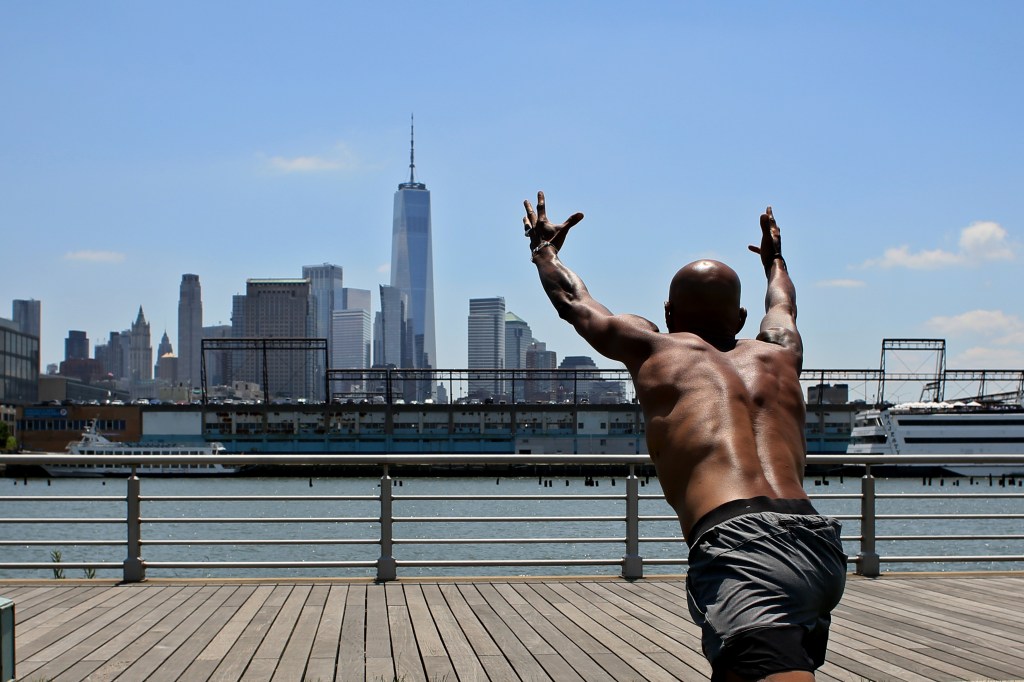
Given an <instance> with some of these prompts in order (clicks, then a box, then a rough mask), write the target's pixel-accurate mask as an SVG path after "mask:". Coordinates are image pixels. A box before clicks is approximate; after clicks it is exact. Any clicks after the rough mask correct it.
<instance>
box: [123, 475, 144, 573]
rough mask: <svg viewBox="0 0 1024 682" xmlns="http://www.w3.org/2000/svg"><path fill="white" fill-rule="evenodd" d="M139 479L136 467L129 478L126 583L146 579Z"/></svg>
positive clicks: (124, 571) (125, 562) (125, 560)
mask: <svg viewBox="0 0 1024 682" xmlns="http://www.w3.org/2000/svg"><path fill="white" fill-rule="evenodd" d="M139 487H140V486H139V477H138V476H137V475H136V472H135V467H134V466H132V473H131V475H130V476H129V477H128V493H127V501H128V510H127V516H126V518H125V520H126V521H127V522H128V548H127V549H128V555H127V556H126V557H125V559H124V568H123V578H124V581H125V582H126V583H137V582H141V581H143V580H145V579H146V563H145V562H144V561H143V560H142V520H141V519H142V504H141V502H140V501H139Z"/></svg>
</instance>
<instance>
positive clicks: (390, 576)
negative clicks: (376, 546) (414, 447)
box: [377, 464, 398, 583]
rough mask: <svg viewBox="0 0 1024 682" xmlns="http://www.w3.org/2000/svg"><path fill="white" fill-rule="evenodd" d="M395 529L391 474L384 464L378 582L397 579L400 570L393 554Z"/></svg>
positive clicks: (381, 487)
mask: <svg viewBox="0 0 1024 682" xmlns="http://www.w3.org/2000/svg"><path fill="white" fill-rule="evenodd" d="M393 531H394V516H393V515H392V510H391V476H389V475H388V465H387V464H385V465H384V473H383V474H382V475H381V477H380V558H379V559H377V582H379V583H383V582H388V581H389V580H395V579H396V578H397V577H398V572H397V569H396V567H395V558H394V557H393V556H391V552H392V539H393V537H394V536H393V535H392V533H393Z"/></svg>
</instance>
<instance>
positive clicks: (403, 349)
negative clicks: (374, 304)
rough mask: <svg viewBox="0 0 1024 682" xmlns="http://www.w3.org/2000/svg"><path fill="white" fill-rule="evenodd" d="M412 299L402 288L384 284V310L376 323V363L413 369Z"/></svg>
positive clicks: (381, 295)
mask: <svg viewBox="0 0 1024 682" xmlns="http://www.w3.org/2000/svg"><path fill="white" fill-rule="evenodd" d="M409 328H410V322H409V297H408V296H407V295H406V294H405V292H404V291H402V290H401V289H399V288H398V287H391V286H387V285H384V284H381V285H380V311H379V312H378V313H377V317H376V319H375V320H374V324H373V364H374V366H376V367H387V366H388V365H392V366H394V367H412V357H411V356H412V346H411V344H410V343H409V341H410V336H411V335H410V333H409Z"/></svg>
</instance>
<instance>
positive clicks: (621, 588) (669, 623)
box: [570, 583, 711, 679]
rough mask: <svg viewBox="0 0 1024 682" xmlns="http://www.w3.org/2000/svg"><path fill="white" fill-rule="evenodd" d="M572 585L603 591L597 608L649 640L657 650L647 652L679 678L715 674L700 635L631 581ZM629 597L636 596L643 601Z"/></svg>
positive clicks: (590, 590) (594, 591) (579, 590)
mask: <svg viewBox="0 0 1024 682" xmlns="http://www.w3.org/2000/svg"><path fill="white" fill-rule="evenodd" d="M570 587H571V589H573V590H574V591H576V592H577V593H581V592H582V591H583V590H586V591H587V592H590V593H596V592H599V591H600V592H601V593H603V594H604V595H605V598H604V599H603V600H600V601H597V602H596V604H597V608H599V609H600V610H601V611H602V612H604V613H605V614H607V615H608V616H610V617H611V618H612V620H613V622H615V623H620V624H621V627H623V628H625V629H627V630H629V631H630V632H631V633H632V634H633V635H635V636H637V637H642V638H643V640H644V641H647V642H649V643H650V645H651V646H653V647H654V649H653V650H650V649H648V650H646V653H648V655H649V656H650V658H651V659H652V660H654V661H656V662H657V663H658V664H659V665H661V666H662V667H663V668H665V669H666V670H668V671H669V672H671V673H672V674H674V675H675V676H676V677H678V678H680V679H686V678H688V677H693V676H695V675H710V674H711V666H710V664H709V663H708V662H707V660H706V659H705V658H704V655H703V653H701V643H700V638H699V637H698V636H694V634H692V632H689V631H688V630H687V629H684V628H682V627H680V625H681V623H680V619H679V618H677V617H676V616H675V614H673V613H670V612H668V611H666V610H663V609H661V607H660V606H656V605H654V604H652V603H651V602H649V601H645V600H643V599H641V598H640V595H638V594H637V593H635V592H631V591H629V590H628V584H626V585H623V584H619V583H585V584H576V585H570ZM626 596H632V597H633V599H634V600H637V601H638V602H639V603H637V601H633V600H631V599H627V598H626ZM620 637H621V635H620ZM624 639H625V638H624ZM634 646H637V645H635V644H634ZM637 648H639V646H638V647H637Z"/></svg>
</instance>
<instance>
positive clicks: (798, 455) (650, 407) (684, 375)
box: [627, 333, 806, 533]
mask: <svg viewBox="0 0 1024 682" xmlns="http://www.w3.org/2000/svg"><path fill="white" fill-rule="evenodd" d="M652 337H654V338H653V339H652V345H651V346H650V351H651V352H650V353H649V355H647V357H646V358H645V359H643V360H642V361H641V362H640V363H638V364H637V365H634V366H632V367H630V369H631V372H632V373H633V378H634V383H635V384H636V389H637V394H638V398H639V401H640V404H641V406H642V407H643V410H644V416H645V418H646V423H647V445H648V449H649V451H650V454H651V458H652V460H653V461H654V463H655V466H656V467H657V470H658V479H659V480H660V481H661V485H662V488H663V489H664V491H665V498H666V500H667V501H668V502H669V504H671V505H672V507H673V508H674V509H675V510H676V513H677V514H678V515H679V519H680V523H681V525H682V527H683V532H684V533H688V532H689V530H690V528H691V527H692V525H693V523H694V522H695V521H696V520H697V519H699V518H700V517H701V516H703V515H704V514H705V513H707V512H708V511H710V510H712V509H714V508H715V507H717V506H719V505H720V504H723V503H725V502H728V501H730V500H734V499H739V498H748V497H755V496H758V495H765V496H768V497H773V498H803V497H806V495H805V493H804V491H803V480H802V479H803V467H804V455H805V449H804V433H803V429H804V410H805V408H804V402H803V396H802V393H801V389H800V383H799V357H798V356H797V355H796V354H795V353H793V352H792V351H791V350H789V349H787V348H785V347H783V346H780V345H777V344H774V343H768V342H765V341H760V340H753V339H751V340H740V341H737V342H736V345H735V347H734V348H732V349H731V350H728V351H721V350H719V349H717V348H715V347H714V346H712V345H711V344H709V343H707V342H706V341H704V340H703V339H701V338H700V337H699V336H696V335H695V334H689V333H675V334H652ZM630 364H632V363H628V362H627V365H630Z"/></svg>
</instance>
